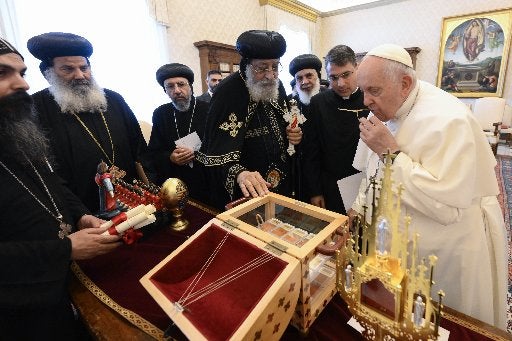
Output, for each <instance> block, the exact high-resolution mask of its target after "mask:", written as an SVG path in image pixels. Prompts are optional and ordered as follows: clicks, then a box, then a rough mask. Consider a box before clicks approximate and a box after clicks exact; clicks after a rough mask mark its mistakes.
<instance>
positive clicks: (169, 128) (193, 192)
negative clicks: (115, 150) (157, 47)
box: [148, 63, 208, 203]
mask: <svg viewBox="0 0 512 341" xmlns="http://www.w3.org/2000/svg"><path fill="white" fill-rule="evenodd" d="M174 77H183V78H186V79H187V80H188V82H189V84H190V87H192V84H193V83H194V73H193V72H192V70H191V69H190V68H189V67H188V66H186V65H183V64H179V63H172V64H166V65H163V66H162V67H160V68H159V69H158V70H157V72H156V78H157V81H158V83H159V84H160V85H161V86H162V87H164V81H165V80H166V79H169V78H174ZM164 89H165V88H164ZM190 96H191V97H190V108H189V109H188V110H187V111H179V110H178V109H177V108H176V106H175V105H174V104H173V103H166V104H163V105H161V106H159V107H158V108H157V109H156V110H155V111H154V112H153V128H152V130H151V138H150V140H149V144H148V158H149V159H150V160H151V163H152V166H151V168H152V174H151V178H152V181H153V182H154V183H155V184H157V185H161V184H162V183H163V182H164V181H165V180H167V179H168V178H179V179H180V180H182V181H184V182H185V184H186V185H187V187H188V190H189V195H190V197H192V198H194V199H197V200H199V201H201V202H203V203H207V201H208V194H207V193H208V188H207V184H206V175H205V173H204V166H203V165H202V164H201V163H199V162H197V160H195V159H194V160H193V166H192V168H191V167H190V166H189V165H188V164H186V165H183V166H180V165H177V164H175V163H173V162H171V160H170V155H171V153H172V152H173V150H174V149H176V147H177V146H176V143H175V141H176V140H178V139H180V138H182V137H184V136H187V135H188V134H190V133H193V132H196V133H197V135H199V138H200V139H203V135H204V127H205V124H206V115H207V113H208V103H206V102H202V101H198V100H196V98H195V97H194V95H193V94H192V93H191V94H190Z"/></svg>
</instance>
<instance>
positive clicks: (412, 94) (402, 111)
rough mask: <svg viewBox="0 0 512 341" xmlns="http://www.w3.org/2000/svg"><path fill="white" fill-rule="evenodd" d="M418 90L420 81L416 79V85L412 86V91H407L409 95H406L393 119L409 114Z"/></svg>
mask: <svg viewBox="0 0 512 341" xmlns="http://www.w3.org/2000/svg"><path fill="white" fill-rule="evenodd" d="M418 91H420V83H419V82H418V81H416V86H415V87H414V89H412V91H411V92H410V93H409V96H407V99H406V100H405V102H404V103H403V104H402V106H401V107H400V108H399V109H398V111H397V112H396V114H395V118H393V120H400V119H401V118H405V117H404V116H407V115H408V114H409V112H410V111H411V109H412V106H413V105H414V102H416V97H417V96H418Z"/></svg>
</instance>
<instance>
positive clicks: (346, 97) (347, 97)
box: [341, 87, 359, 99]
mask: <svg viewBox="0 0 512 341" xmlns="http://www.w3.org/2000/svg"><path fill="white" fill-rule="evenodd" d="M357 90H359V87H357V88H356V89H355V90H354V92H352V93H351V94H350V95H348V96H341V98H343V99H349V98H350V96H352V95H353V94H355V93H356V92H357Z"/></svg>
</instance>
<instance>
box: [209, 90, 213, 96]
mask: <svg viewBox="0 0 512 341" xmlns="http://www.w3.org/2000/svg"><path fill="white" fill-rule="evenodd" d="M208 93H209V94H210V97H211V96H213V92H212V91H211V90H210V89H208Z"/></svg>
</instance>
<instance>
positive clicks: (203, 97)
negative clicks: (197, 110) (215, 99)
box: [197, 91, 212, 103]
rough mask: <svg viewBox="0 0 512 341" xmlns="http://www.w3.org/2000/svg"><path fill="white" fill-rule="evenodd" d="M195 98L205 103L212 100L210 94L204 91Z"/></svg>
mask: <svg viewBox="0 0 512 341" xmlns="http://www.w3.org/2000/svg"><path fill="white" fill-rule="evenodd" d="M197 99H198V100H200V101H203V102H206V103H210V101H211V100H212V95H210V93H209V92H208V91H206V92H205V93H204V94H202V95H201V96H198V97H197Z"/></svg>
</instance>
